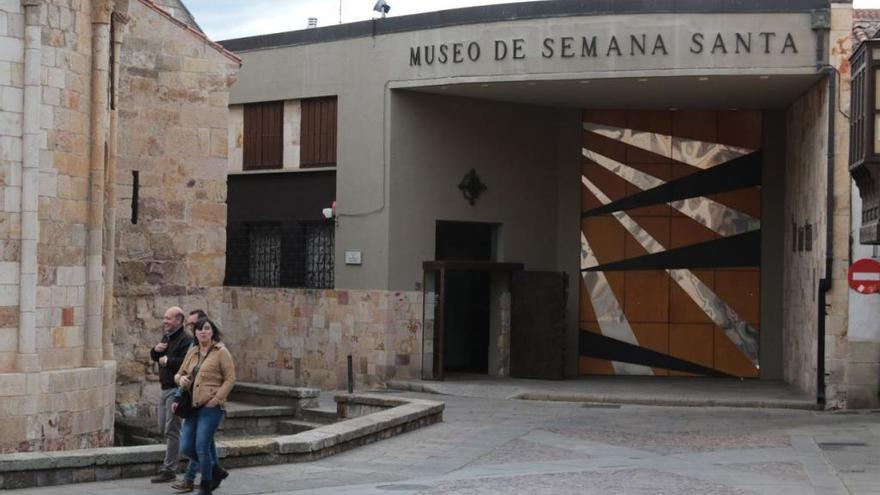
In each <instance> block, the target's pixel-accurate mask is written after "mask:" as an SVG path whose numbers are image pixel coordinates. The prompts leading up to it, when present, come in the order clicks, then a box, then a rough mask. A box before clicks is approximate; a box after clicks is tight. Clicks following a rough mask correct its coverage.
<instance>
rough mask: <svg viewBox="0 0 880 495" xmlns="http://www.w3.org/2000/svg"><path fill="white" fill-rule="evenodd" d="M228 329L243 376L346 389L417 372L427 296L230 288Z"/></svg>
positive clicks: (225, 319) (225, 318)
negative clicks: (351, 381)
mask: <svg viewBox="0 0 880 495" xmlns="http://www.w3.org/2000/svg"><path fill="white" fill-rule="evenodd" d="M224 303H225V306H224V307H225V310H224V312H223V318H222V319H223V323H222V324H221V325H222V327H223V332H224V334H225V336H226V342H227V344H228V345H229V348H230V350H231V352H232V354H233V356H234V357H235V360H236V361H235V362H236V371H237V373H238V377H239V379H240V380H246V381H252V382H259V383H268V384H277V385H287V386H294V387H316V388H321V389H324V390H341V389H345V388H346V385H347V361H346V359H347V356H348V355H349V354H351V355H352V356H353V361H354V377H355V386H356V387H357V388H365V387H374V386H377V385H379V384H382V383H384V382H385V381H386V380H389V379H392V378H401V379H407V378H417V377H418V376H419V370H420V365H421V363H420V354H421V345H420V339H421V333H422V294H421V293H420V292H415V291H412V292H390V291H377V290H310V289H270V288H239V287H227V288H225V289H224Z"/></svg>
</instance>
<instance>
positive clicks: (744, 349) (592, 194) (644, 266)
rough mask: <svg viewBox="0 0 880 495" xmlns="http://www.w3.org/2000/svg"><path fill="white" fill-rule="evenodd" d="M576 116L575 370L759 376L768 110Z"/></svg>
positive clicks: (586, 371)
mask: <svg viewBox="0 0 880 495" xmlns="http://www.w3.org/2000/svg"><path fill="white" fill-rule="evenodd" d="M582 125H583V150H582V152H583V157H584V160H583V172H582V176H581V177H580V181H581V184H582V189H581V190H582V199H583V204H582V214H581V218H582V224H581V239H580V242H581V273H582V277H581V278H582V280H581V281H580V300H581V302H580V338H579V353H580V356H581V358H580V363H579V364H580V372H581V373H582V374H617V375H624V374H627V375H628V374H638V375H709V376H731V375H732V376H739V377H756V376H757V375H758V340H759V339H758V330H759V328H758V327H759V320H760V318H759V315H760V312H759V305H760V290H759V289H760V278H761V272H760V259H761V230H760V229H761V167H762V158H761V152H760V147H761V139H762V129H761V114H760V113H759V112H744V111H743V112H735V111H719V112H712V111H675V112H661V111H633V110H626V111H609V110H596V111H585V112H584V114H583V123H582Z"/></svg>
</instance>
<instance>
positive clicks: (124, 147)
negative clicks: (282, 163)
mask: <svg viewBox="0 0 880 495" xmlns="http://www.w3.org/2000/svg"><path fill="white" fill-rule="evenodd" d="M131 9H132V16H131V17H132V19H131V22H130V24H129V27H128V33H127V35H126V38H125V42H124V44H123V52H122V60H121V62H122V70H121V74H120V83H119V84H120V97H119V107H120V109H121V110H120V118H119V132H120V137H119V172H118V178H119V185H118V200H117V203H116V207H117V221H116V228H117V253H116V281H115V282H116V285H115V293H114V295H115V311H114V326H115V328H116V331H115V333H114V344H115V351H116V359H117V361H118V363H119V377H118V384H119V387H118V390H117V401H118V403H119V405H120V407H121V409H122V411H123V413H125V414H135V413H137V412H140V413H141V414H144V415H149V414H152V411H151V409H150V408H149V407H146V404H149V403H150V402H155V400H156V399H157V398H158V382H157V375H156V372H157V369H156V367H155V364H153V363H151V362H150V358H149V348H150V347H151V346H153V345H155V343H156V342H158V340H159V339H160V338H161V335H162V330H161V328H162V315H163V313H164V311H165V309H166V308H167V307H169V306H172V305H178V306H181V307H183V308H184V309H185V310H187V311H189V310H192V309H196V308H200V309H204V310H206V311H208V312H209V314H211V315H212V316H215V317H217V316H219V315H220V314H221V313H222V311H221V308H222V299H223V292H222V286H223V276H224V270H225V263H226V255H225V253H226V203H225V202H226V167H227V136H228V125H229V118H228V111H227V106H228V100H227V96H228V86H229V84H231V82H232V79H233V77H234V74H235V72H236V71H237V70H238V63H237V62H235V61H233V60H231V59H230V58H228V57H227V56H226V55H224V54H222V53H221V52H219V51H218V50H217V49H216V48H214V47H212V46H210V45H207V44H206V43H205V42H204V41H203V40H202V39H200V38H198V37H196V36H193V35H192V34H191V33H187V32H185V31H183V30H181V28H180V27H179V26H178V25H176V24H174V23H172V22H170V21H169V20H168V19H166V18H165V17H163V16H161V15H159V14H158V13H156V12H155V11H153V10H152V9H148V8H146V7H144V6H143V5H142V4H140V3H139V2H132V7H131ZM133 170H137V171H139V173H140V187H139V202H138V206H139V211H138V221H137V224H132V223H131V218H132V216H131V214H132V211H131V197H132V190H133V189H132V171H133ZM138 406H139V407H140V410H139V411H138Z"/></svg>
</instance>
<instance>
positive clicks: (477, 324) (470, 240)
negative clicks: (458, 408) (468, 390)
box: [435, 221, 496, 373]
mask: <svg viewBox="0 0 880 495" xmlns="http://www.w3.org/2000/svg"><path fill="white" fill-rule="evenodd" d="M495 228H496V226H495V225H493V224H489V223H476V222H447V221H438V222H437V227H436V253H435V259H436V260H437V261H477V262H488V261H492V258H493V256H492V244H493V242H492V238H493V232H494V230H495ZM444 283H445V288H446V300H445V304H444V307H443V321H444V323H445V325H446V328H445V330H446V331H445V332H444V335H443V349H444V351H445V352H444V353H443V367H444V369H445V370H446V371H453V372H455V371H458V372H468V373H487V372H488V366H489V325H490V315H489V308H490V300H489V295H490V290H491V272H488V271H485V270H473V269H456V270H449V271H447V272H446V278H445V281H444Z"/></svg>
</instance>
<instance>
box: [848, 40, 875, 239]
mask: <svg viewBox="0 0 880 495" xmlns="http://www.w3.org/2000/svg"><path fill="white" fill-rule="evenodd" d="M849 63H850V66H851V68H852V94H851V97H850V98H851V100H850V103H851V106H850V108H851V112H852V115H851V116H850V121H849V173H850V174H851V175H852V177H853V179H854V180H855V182H856V186H857V187H858V188H859V195H860V196H861V197H862V226H861V230H860V232H859V242H861V243H862V244H880V190H878V187H877V183H878V181H880V92H878V89H880V88H878V87H877V80H878V79H880V39H869V40H865V41H863V42H862V44H861V45H859V47H858V48H857V49H856V51H855V53H853V54H852V56H851V57H850V58H849Z"/></svg>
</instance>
